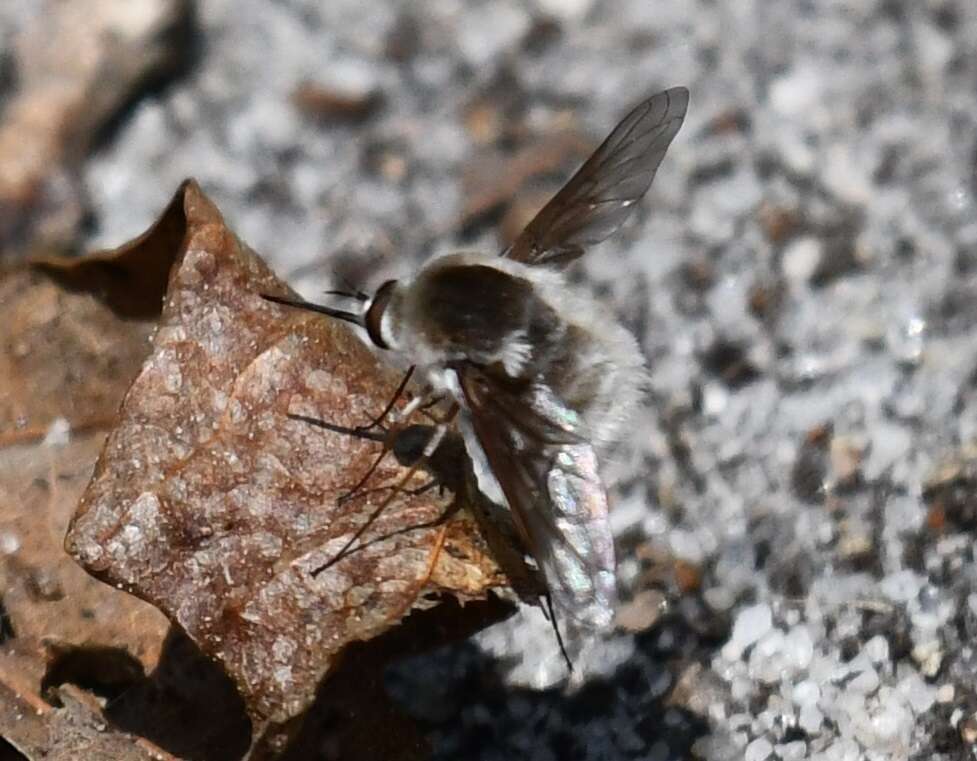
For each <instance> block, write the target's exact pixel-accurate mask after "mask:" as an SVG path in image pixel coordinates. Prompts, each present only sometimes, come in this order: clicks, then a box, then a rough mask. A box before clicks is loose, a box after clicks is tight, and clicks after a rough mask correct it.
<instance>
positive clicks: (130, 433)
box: [66, 183, 505, 724]
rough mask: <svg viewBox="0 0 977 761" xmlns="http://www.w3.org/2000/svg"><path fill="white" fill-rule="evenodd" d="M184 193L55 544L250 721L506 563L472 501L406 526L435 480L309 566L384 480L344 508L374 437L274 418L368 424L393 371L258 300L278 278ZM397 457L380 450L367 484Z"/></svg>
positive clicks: (352, 341) (486, 583) (347, 339)
mask: <svg viewBox="0 0 977 761" xmlns="http://www.w3.org/2000/svg"><path fill="white" fill-rule="evenodd" d="M177 198H178V199H179V202H180V204H181V205H182V208H183V210H184V214H185V217H184V218H185V224H186V232H185V236H184V237H183V239H182V240H183V243H182V246H181V248H180V253H179V257H178V259H177V263H176V266H175V267H174V269H173V271H172V273H171V275H170V282H169V290H168V292H167V297H166V302H165V305H164V309H163V314H162V316H161V318H160V323H159V328H158V331H157V333H156V335H155V337H154V340H153V346H152V353H151V355H150V357H149V358H148V359H147V361H146V363H145V364H144V366H143V368H142V371H141V373H140V374H139V376H138V377H137V378H136V380H135V381H134V383H133V385H132V387H131V388H130V389H129V391H128V393H127V394H126V398H125V401H124V404H123V407H122V411H121V416H120V422H119V425H118V427H117V428H116V429H115V430H113V432H112V433H111V434H110V436H109V438H108V440H107V442H106V445H105V449H104V450H103V452H102V454H101V456H100V458H99V463H98V466H97V467H96V472H95V476H94V478H93V480H92V482H91V484H90V486H89V488H88V490H87V491H86V493H85V495H84V497H83V499H82V502H81V504H80V506H79V510H78V513H77V515H76V517H75V520H74V522H73V525H72V527H71V530H70V532H69V535H68V538H67V543H66V546H67V548H68V549H69V551H70V552H71V553H72V554H73V555H74V556H75V557H76V558H77V559H78V560H79V561H80V562H81V563H82V564H83V565H84V566H85V567H86V568H87V569H88V570H89V571H90V572H92V573H93V574H95V575H97V576H98V577H99V578H102V579H104V580H105V581H108V582H109V583H112V584H115V585H118V586H121V587H123V588H125V589H127V590H129V591H131V592H132V593H134V594H136V595H137V596H139V597H141V598H143V599H146V600H148V601H150V602H152V603H153V604H154V605H156V606H158V607H159V608H160V609H161V610H163V611H164V612H165V613H166V614H167V615H168V616H169V617H170V618H171V619H172V620H174V621H175V622H176V623H178V624H179V625H180V627H182V628H183V629H184V630H185V631H186V632H187V633H188V634H189V636H190V637H191V638H192V639H193V640H194V642H196V643H197V645H198V646H199V647H200V648H201V650H203V651H204V652H205V653H207V654H208V655H210V656H211V657H213V658H214V659H216V660H218V661H219V662H220V663H221V664H223V666H224V667H225V669H226V670H227V672H228V673H229V674H230V675H231V676H232V678H233V679H234V681H235V682H236V684H237V686H238V688H239V690H240V691H241V693H242V695H243V696H244V699H245V702H246V704H247V706H248V709H249V712H250V714H251V716H252V717H253V718H254V719H255V720H256V721H257V722H258V723H259V724H260V723H262V722H263V721H265V720H271V721H276V722H282V721H286V720H288V719H289V718H291V717H293V716H296V715H297V714H299V713H300V712H301V711H302V710H303V709H305V708H306V707H307V706H308V705H309V703H310V702H311V700H312V698H313V697H314V694H315V690H316V686H317V685H318V683H319V681H320V679H321V678H322V676H323V675H324V674H325V673H327V672H328V671H329V670H330V669H331V668H332V667H334V666H335V665H336V663H337V662H338V660H337V659H338V657H339V656H340V654H342V653H343V652H344V651H345V650H346V649H347V647H348V646H349V645H350V644H351V643H353V642H356V641H361V640H370V639H372V638H374V637H377V636H378V635H380V634H382V633H383V632H385V631H387V630H388V629H390V628H391V627H394V626H395V625H396V624H397V623H398V622H399V621H400V620H401V619H402V618H403V617H404V616H406V615H407V614H408V613H409V612H410V611H411V610H413V609H416V608H425V607H430V606H431V605H432V604H433V603H434V600H433V597H435V596H437V595H440V594H444V593H450V594H452V595H455V596H457V597H458V598H459V599H463V600H464V599H471V598H477V597H482V596H484V595H485V594H486V593H487V591H488V590H490V589H492V588H493V587H498V586H501V585H503V584H504V583H505V580H504V577H503V576H502V575H501V573H500V572H499V571H498V569H497V567H496V565H495V563H494V562H493V561H492V559H491V557H490V555H489V553H488V551H487V548H486V546H485V544H484V543H483V542H482V541H481V539H480V538H479V535H478V532H477V531H476V530H475V528H474V525H473V521H472V519H471V518H469V517H467V516H466V515H464V514H461V515H459V516H457V517H455V518H453V519H452V520H450V521H448V522H447V523H445V524H443V525H440V526H434V527H430V528H417V527H418V526H419V525H421V524H425V523H429V522H431V521H433V520H435V519H437V518H438V517H439V516H441V515H442V514H443V513H444V511H445V510H446V508H447V507H448V505H449V504H450V501H449V500H448V499H445V498H439V497H437V496H436V495H435V493H434V492H428V493H427V494H425V495H424V496H420V497H409V496H406V495H401V496H400V497H398V498H397V499H396V500H394V501H393V503H392V504H391V505H390V506H389V507H388V508H387V509H386V510H385V511H384V512H383V514H382V515H381V517H380V518H379V519H377V521H376V522H375V523H374V524H373V525H372V527H371V529H370V530H369V531H368V532H367V534H366V538H367V539H369V540H371V541H370V543H368V544H367V546H366V547H365V548H363V549H358V550H357V551H354V552H351V553H350V554H349V555H347V556H345V557H344V558H343V559H342V560H340V561H339V562H337V563H336V564H335V565H333V566H331V567H330V568H329V569H328V570H326V571H325V572H323V573H322V574H321V575H319V576H317V577H313V576H312V575H311V571H312V570H313V569H314V568H316V567H318V566H320V565H322V564H323V563H324V562H326V561H328V560H330V559H331V558H333V557H334V556H335V554H336V553H337V551H338V550H339V549H340V548H341V547H342V546H343V545H344V543H345V542H346V541H347V539H348V538H349V537H350V536H351V535H352V534H353V532H354V531H355V530H356V529H357V528H358V527H359V526H360V525H361V524H362V523H363V522H364V521H365V519H366V516H368V515H369V514H370V513H371V512H372V511H373V510H374V508H375V507H376V506H377V505H378V504H379V503H380V501H381V500H382V499H383V498H384V496H386V495H385V493H379V494H378V493H372V494H366V495H364V496H361V497H360V498H358V499H354V500H351V501H349V502H347V503H344V504H343V505H342V506H338V505H337V501H336V500H337V497H338V496H339V495H340V494H341V493H343V491H344V490H345V489H346V488H347V487H348V486H349V485H350V484H351V483H352V482H354V481H355V480H356V479H357V477H358V476H359V475H360V474H361V473H362V472H364V470H365V469H366V468H367V467H368V466H369V463H370V461H371V460H372V458H373V456H374V455H375V453H376V445H375V444H373V443H372V442H364V441H361V440H357V439H352V438H349V437H346V436H342V435H338V434H331V433H328V432H325V431H322V430H320V429H317V428H314V427H312V426H310V425H308V424H305V423H302V422H299V421H293V420H290V419H288V418H287V417H286V415H287V413H298V414H303V415H308V416H313V417H318V418H321V419H325V420H329V421H332V422H335V423H338V424H340V425H356V424H360V423H363V422H365V421H366V420H368V419H369V418H370V417H372V416H373V415H374V414H375V413H376V412H377V411H378V410H379V409H381V408H382V407H383V405H384V404H385V402H386V401H387V398H388V396H389V394H390V393H391V392H392V390H393V389H394V388H395V387H396V385H397V380H398V379H397V376H396V375H395V374H393V373H391V372H390V371H389V370H386V369H384V368H383V367H382V366H381V365H379V364H378V362H377V360H376V359H375V358H374V357H373V355H372V354H371V353H370V352H369V351H368V350H367V349H366V348H365V347H364V346H363V345H362V344H361V343H360V342H359V341H358V340H357V339H356V338H355V337H354V336H352V335H351V334H350V332H349V331H347V330H346V329H345V328H343V327H342V326H340V325H339V324H337V323H335V322H332V321H329V320H325V319H322V318H321V317H317V316H315V315H309V314H307V313H302V312H297V311H294V310H289V309H285V308H281V307H277V306H274V305H272V304H269V303H268V302H266V301H264V300H263V299H262V298H261V297H260V295H259V294H260V293H269V292H271V293H275V292H278V293H281V292H283V291H284V290H285V286H284V285H283V284H282V283H281V282H280V281H278V280H277V279H276V278H275V277H274V275H273V274H272V273H271V272H270V271H269V270H268V268H267V267H266V266H265V264H264V263H263V262H262V261H261V259H260V258H258V257H257V256H256V255H255V254H254V253H253V252H251V251H250V250H249V249H248V248H247V247H245V246H244V245H242V244H241V243H240V242H239V241H238V240H237V239H236V238H235V237H234V235H233V234H232V233H231V232H230V231H229V230H228V229H227V228H226V227H225V225H224V223H223V220H222V219H221V217H220V214H219V213H218V211H217V210H216V208H214V206H213V205H212V204H211V203H210V202H209V201H208V200H207V199H206V198H205V197H204V196H203V194H202V193H201V192H200V190H199V188H197V186H196V185H194V184H192V183H191V184H188V185H185V186H184V187H183V188H181V191H180V193H179V194H178V196H177ZM172 208H173V207H171V209H172ZM151 239H152V235H150V236H149V238H148V239H147V238H144V239H143V244H145V245H149V244H150V243H147V241H151ZM402 473H403V471H402V469H401V468H399V467H398V466H396V464H388V465H387V466H385V467H381V468H380V469H379V470H378V472H377V474H376V476H375V478H374V481H373V482H372V483H373V484H374V485H379V484H388V483H392V482H395V481H396V480H398V479H399V478H400V477H401V476H402ZM419 480H420V479H419ZM397 532H400V533H397Z"/></svg>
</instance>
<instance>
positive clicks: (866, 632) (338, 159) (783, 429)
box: [0, 0, 977, 761]
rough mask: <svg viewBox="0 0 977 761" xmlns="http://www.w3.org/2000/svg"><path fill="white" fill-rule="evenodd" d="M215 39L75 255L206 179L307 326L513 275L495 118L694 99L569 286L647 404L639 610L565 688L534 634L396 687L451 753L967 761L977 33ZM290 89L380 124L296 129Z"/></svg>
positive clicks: (595, 19)
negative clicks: (464, 265)
mask: <svg viewBox="0 0 977 761" xmlns="http://www.w3.org/2000/svg"><path fill="white" fill-rule="evenodd" d="M20 5H21V6H22V5H23V4H20ZM12 7H13V6H12ZM17 12H18V11H16V10H14V11H10V13H11V14H12V16H15V15H16V14H17ZM20 12H22V13H24V14H26V13H28V12H29V11H28V10H27V9H26V8H25V9H23V10H22V11H20ZM3 13H4V14H5V15H6V14H7V13H8V11H4V12H3ZM199 23H200V28H201V39H200V43H201V44H200V49H201V52H200V57H199V60H198V61H197V63H196V64H195V66H194V67H193V68H192V71H191V73H190V74H189V75H188V76H186V77H184V78H182V79H180V80H178V81H176V82H174V83H172V84H171V85H170V86H168V87H167V88H165V89H164V90H163V91H162V92H160V93H157V94H155V95H154V96H153V97H150V98H146V99H144V100H142V101H141V102H140V103H138V104H137V105H136V107H135V108H134V111H133V112H132V113H131V114H130V115H129V117H128V118H127V119H126V120H125V121H124V123H122V124H121V125H120V126H119V127H118V129H117V130H116V132H115V133H114V134H113V136H112V138H111V139H110V140H109V141H108V142H107V143H106V144H105V145H104V146H103V147H102V148H101V150H100V152H99V153H98V154H97V155H96V156H95V157H94V158H93V159H92V160H90V161H89V162H88V163H87V164H86V166H85V169H84V181H85V183H86V186H87V189H88V192H89V193H90V194H91V197H92V201H93V206H94V226H93V229H92V232H91V239H90V243H91V244H92V245H93V246H95V245H116V244H118V243H120V242H121V241H123V240H126V239H128V238H130V237H132V236H133V235H134V234H136V233H137V232H139V231H140V230H142V229H144V228H145V227H146V226H147V225H148V224H149V222H150V221H151V220H152V219H153V218H154V217H155V216H156V215H157V214H158V212H159V210H160V209H161V208H162V206H163V205H164V203H165V201H166V199H167V198H168V197H169V196H170V194H171V193H172V192H173V189H174V188H175V187H176V186H177V184H178V183H179V182H180V180H182V179H183V178H184V177H185V176H188V175H193V176H196V177H197V178H198V179H199V180H200V182H201V184H202V185H203V187H204V188H205V190H206V192H207V193H208V194H209V195H211V197H212V198H213V199H214V200H215V202H216V203H217V205H218V206H219V207H220V208H221V209H222V210H223V211H224V213H225V216H226V217H227V218H228V220H229V222H230V224H231V225H232V226H233V227H234V228H235V229H236V230H237V231H238V232H239V233H240V234H241V236H242V237H243V238H244V239H245V240H246V241H248V242H249V243H250V244H251V245H253V246H254V247H255V248H256V249H257V250H260V251H262V252H264V253H266V254H267V255H268V256H269V259H270V263H271V264H272V266H273V267H274V268H276V269H277V270H278V271H279V272H280V273H282V274H283V275H285V276H286V277H288V278H289V279H290V281H291V282H292V283H293V284H295V285H296V286H298V287H299V288H300V289H302V290H304V291H305V292H306V293H307V294H309V295H312V294H314V293H315V292H316V291H317V290H321V289H323V288H327V287H329V286H330V285H331V284H333V283H334V282H335V279H336V278H335V273H338V274H339V275H341V276H344V277H348V278H351V279H354V280H356V281H358V282H360V283H362V284H363V285H365V286H372V285H375V284H377V283H379V282H381V281H382V280H383V279H385V278H386V277H389V276H395V275H396V274H398V273H403V272H407V271H409V270H410V269H411V268H412V267H414V266H416V264H417V263H418V262H419V261H422V260H423V259H424V258H426V257H427V256H429V255H432V254H434V253H439V252H444V251H448V250H452V249H455V248H458V247H459V246H463V247H488V248H489V249H493V248H497V247H498V246H499V241H498V239H497V237H496V234H495V229H496V228H495V225H494V224H483V223H475V224H472V225H467V226H461V225H459V218H460V215H461V213H462V209H463V208H464V204H465V197H464V196H463V184H462V176H463V174H464V170H465V169H466V167H468V166H469V162H470V161H471V159H472V158H473V156H475V155H476V154H478V153H479V152H481V151H483V150H484V147H485V143H486V142H487V141H488V142H491V141H494V140H495V137H497V134H496V133H497V132H498V131H499V130H502V131H503V132H504V131H505V127H504V126H503V127H498V125H497V124H496V123H495V122H493V121H492V119H491V118H487V119H481V120H479V119H477V118H475V117H474V116H473V113H474V114H475V116H477V115H478V114H479V113H483V114H484V113H486V112H479V111H478V110H477V108H475V107H474V106H473V104H477V102H478V101H479V99H486V100H487V101H488V102H489V103H490V104H494V106H493V107H492V108H489V109H488V112H487V113H488V114H489V116H491V115H492V114H502V115H503V116H504V117H505V119H506V120H511V121H512V122H514V123H518V125H520V128H521V129H522V130H523V131H522V133H520V132H519V131H518V130H516V131H515V132H514V133H512V134H508V133H507V134H506V135H504V139H506V140H510V141H511V142H514V143H516V144H522V143H521V142H520V141H524V140H525V138H526V136H527V135H530V136H531V135H540V134H547V133H549V132H550V131H551V130H552V129H553V128H554V125H555V124H557V123H559V122H560V120H561V119H563V120H564V121H566V120H569V121H570V122H571V123H573V124H575V126H576V127H577V128H578V129H579V130H580V131H581V132H582V133H583V134H586V135H590V136H591V137H593V138H598V137H599V136H600V135H601V134H604V133H606V131H607V130H608V129H609V128H610V127H611V126H612V125H613V124H614V123H615V122H616V121H617V119H618V118H619V117H620V116H621V115H623V113H624V112H625V111H626V109H627V108H628V107H629V105H630V104H632V103H634V102H635V101H636V100H637V99H638V98H639V97H641V96H643V95H645V94H648V93H650V92H653V91H655V90H658V89H663V88H664V87H667V86H670V85H677V84H683V85H686V86H688V87H689V88H690V90H691V92H692V103H691V106H690V109H689V115H688V118H687V120H686V123H685V126H684V127H683V129H682V132H681V133H680V135H679V137H678V139H677V140H676V142H675V144H674V145H673V146H672V148H671V150H670V152H669V155H668V156H667V157H666V159H665V162H664V163H663V165H662V168H661V171H660V172H659V175H658V178H657V180H656V184H655V186H654V188H653V189H652V191H651V193H650V194H649V197H648V199H647V200H646V202H645V203H644V204H643V205H642V207H641V211H640V213H639V214H638V215H636V216H639V217H641V219H640V220H637V222H636V223H635V224H632V225H630V226H629V227H628V228H627V229H626V230H625V231H624V232H623V233H622V234H621V235H619V236H618V237H617V238H616V239H615V240H614V241H613V242H611V243H607V244H604V245H603V246H601V248H600V249H599V250H596V251H594V252H593V253H592V255H590V256H589V257H588V258H587V259H586V261H585V263H584V265H583V266H582V267H581V268H580V270H579V277H580V279H581V281H583V282H585V283H587V284H588V285H589V286H590V287H593V288H594V289H596V290H597V292H598V293H600V294H601V295H602V296H603V297H604V298H606V300H607V304H608V308H609V309H614V310H615V311H616V312H617V313H618V314H620V315H621V316H622V318H623V319H624V320H625V322H626V323H627V324H628V325H629V326H630V327H631V328H633V330H634V331H635V332H636V333H637V335H638V336H639V338H640V341H641V346H642V349H643V350H644V352H645V354H646V356H647V359H648V362H649V366H650V368H651V372H652V378H653V391H652V393H651V395H650V398H649V400H648V405H647V407H646V409H645V412H644V414H643V416H642V418H641V419H640V420H636V421H635V424H634V428H633V435H632V436H631V437H630V439H629V441H628V442H627V443H626V445H625V446H624V447H623V448H622V450H621V452H620V454H619V456H618V457H617V458H616V459H615V461H614V462H613V463H609V464H608V468H607V474H608V477H609V479H611V480H613V481H614V483H615V484H616V486H615V487H614V491H613V497H614V500H615V505H616V506H615V508H614V524H615V528H616V531H617V534H618V539H619V554H620V556H621V564H620V573H619V578H620V584H621V587H622V592H623V595H624V596H625V598H630V597H632V596H636V599H638V600H641V601H644V604H645V606H646V608H647V607H648V605H651V607H650V608H648V609H646V610H644V611H643V612H642V611H637V613H636V612H635V610H634V609H631V610H630V611H629V613H630V618H629V620H630V621H640V622H643V623H641V624H639V625H635V626H633V627H632V628H638V629H639V630H640V631H638V632H637V633H628V632H625V631H622V632H621V633H620V634H618V635H615V636H614V637H613V638H611V640H610V641H609V642H607V643H604V644H603V645H601V646H600V647H597V648H595V650H594V652H593V653H592V655H591V656H590V657H588V658H587V660H586V664H584V666H583V667H582V668H581V671H582V672H584V673H585V674H587V675H589V676H585V677H584V678H583V682H584V684H583V685H582V686H579V687H578V688H577V689H576V691H571V692H569V693H567V692H564V690H563V688H562V687H560V686H557V684H558V681H559V680H560V679H561V678H562V671H561V670H560V664H559V660H558V658H557V655H556V653H555V648H554V647H553V643H552V641H551V639H550V635H549V633H548V632H547V630H546V628H545V624H544V622H542V620H541V618H540V617H539V616H538V615H537V614H536V613H535V612H527V613H526V614H525V615H524V616H521V617H519V618H518V619H517V620H515V621H512V622H507V623H506V624H504V625H503V626H501V627H499V628H497V629H494V630H491V631H489V632H486V633H484V634H483V635H481V636H480V638H479V639H478V641H477V642H476V643H470V644H467V645H464V646H460V647H457V648H454V649H452V650H449V651H444V652H439V653H437V654H435V655H432V656H427V657H425V658H423V659H420V660H416V661H412V662H411V663H408V664H405V665H404V666H402V667H401V668H400V669H398V670H397V671H396V672H395V673H393V674H392V675H391V677H390V681H391V689H392V690H393V691H394V692H395V693H396V694H397V695H398V696H399V698H400V699H401V700H402V702H403V703H404V704H405V705H406V706H408V707H409V709H410V710H411V711H412V712H413V713H414V714H416V715H417V717H418V718H419V719H420V720H421V721H422V722H423V723H424V724H425V726H426V727H427V728H428V731H429V734H430V736H431V737H432V739H433V740H434V741H435V745H436V748H437V751H436V753H437V757H438V758H460V757H464V758H484V759H496V758H498V759H501V758H511V757H512V756H513V754H514V753H519V754H523V755H526V756H529V757H531V758H533V759H534V760H544V761H545V759H550V758H552V759H557V758H559V759H563V758H581V759H631V758H633V759H655V761H666V760H667V759H684V758H690V757H699V758H705V759H712V760H713V761H719V759H744V758H745V759H748V760H749V761H762V760H763V759H780V760H781V761H788V760H789V761H799V760H800V759H808V758H809V759H817V760H818V761H842V760H849V759H850V760H851V761H854V760H855V759H872V760H873V761H879V760H881V759H913V760H914V761H915V760H920V761H921V760H922V759H934V760H935V761H951V760H953V761H958V760H962V759H965V758H971V757H972V752H973V743H974V742H975V740H977V719H975V714H974V712H975V710H977V695H975V691H974V684H975V683H977V652H975V651H974V649H973V647H972V641H973V638H974V635H975V633H977V572H975V566H974V563H973V560H974V557H973V555H974V552H973V532H974V530H975V527H977V521H975V519H974V507H973V505H974V499H975V498H974V496H973V495H974V490H975V488H977V486H975V484H977V478H975V476H974V472H975V465H974V462H975V455H974V451H973V441H974V438H975V434H977V391H975V380H974V378H975V370H977V333H975V330H974V322H975V317H977V311H975V309H974V304H975V303H977V299H975V295H977V217H975V210H977V206H975V198H974V193H975V181H974V162H975V144H977V129H975V127H977V56H975V55H974V51H975V49H977V5H975V4H974V3H973V2H970V1H969V0H931V1H929V2H924V3H914V2H909V1H908V0H907V1H905V2H903V1H900V0H866V1H865V2H860V3H838V2H824V3H810V2H806V1H805V0H784V2H778V3H761V2H755V1H754V2H751V1H747V2H737V3H711V2H704V1H701V0H700V1H698V2H679V0H663V1H661V2H655V3H648V2H646V0H624V1H623V2H618V3H613V4H612V3H610V2H599V1H597V0H536V2H529V1H528V0H527V2H525V3H519V2H515V1H514V0H513V1H508V0H499V1H497V2H479V3H471V4H468V3H460V2H450V1H446V2H436V3H425V4H423V5H421V4H412V3H402V4H397V3H390V2H374V3H363V2H347V1H346V0H333V1H331V2H328V3H322V2H302V1H301V0H290V1H289V2H280V3H274V4H272V3H265V2H260V0H234V2H231V1H230V0H205V1H204V2H201V3H200V5H199ZM0 39H3V38H0ZM304 81H312V82H314V83H317V84H318V85H319V86H321V87H324V88H327V89H329V90H332V91H337V92H340V93H345V94H349V95H351V96H352V97H354V100H355V98H356V97H374V95H375V93H379V94H380V96H381V100H380V101H379V105H377V106H376V107H374V108H373V109H372V110H371V111H370V114H369V115H368V116H367V117H365V118H364V119H360V120H355V121H352V122H351V121H349V120H338V121H328V122H323V121H322V120H310V119H308V118H307V116H303V114H302V113H301V112H300V110H299V109H297V108H296V107H295V106H294V105H293V104H292V101H291V100H290V98H291V94H292V92H293V91H294V90H295V88H296V87H297V86H298V85H299V84H300V83H301V82H304ZM493 129H494V130H496V133H493V132H492V130H493ZM487 134H488V135H489V136H490V137H489V138H486V135H487ZM520 135H521V137H520ZM502 142H504V140H503V141H502ZM661 567H666V568H669V567H672V568H675V567H681V568H683V569H693V570H694V573H690V572H688V571H686V572H685V573H684V574H683V576H682V578H684V579H686V580H687V581H688V582H689V583H685V584H679V585H676V584H674V583H673V582H674V578H676V575H675V574H671V575H669V574H661V573H658V572H657V571H656V569H660V568H661ZM663 578H664V579H665V580H664V581H663V580H662V579H663ZM656 590H657V591H660V592H661V593H662V595H661V599H663V600H665V601H666V602H667V603H668V604H667V606H666V607H665V609H664V610H663V611H657V609H656V608H655V606H654V605H653V604H651V603H649V600H651V599H654V598H649V597H648V595H647V594H645V595H644V596H642V594H643V593H647V592H649V591H656ZM679 591H684V594H679ZM659 612H660V613H661V615H658V613H659Z"/></svg>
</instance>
